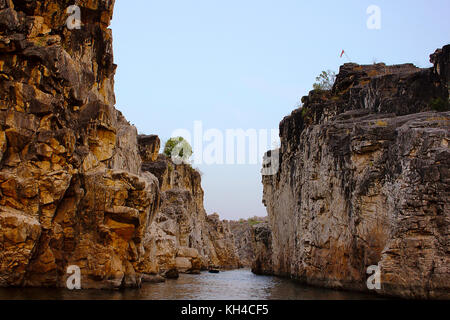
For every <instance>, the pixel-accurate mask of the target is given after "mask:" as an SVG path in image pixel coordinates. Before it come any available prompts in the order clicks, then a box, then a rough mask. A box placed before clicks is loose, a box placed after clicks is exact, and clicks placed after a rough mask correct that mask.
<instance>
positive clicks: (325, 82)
mask: <svg viewBox="0 0 450 320" xmlns="http://www.w3.org/2000/svg"><path fill="white" fill-rule="evenodd" d="M316 81H317V82H316V83H314V84H313V88H314V90H331V89H332V88H333V85H334V82H335V81H336V72H334V71H331V70H328V71H322V73H321V74H320V75H319V76H318V77H317V78H316Z"/></svg>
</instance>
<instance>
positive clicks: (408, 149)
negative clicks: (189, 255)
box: [263, 46, 450, 298]
mask: <svg viewBox="0 0 450 320" xmlns="http://www.w3.org/2000/svg"><path fill="white" fill-rule="evenodd" d="M431 61H432V62H433V63H434V64H435V66H434V67H433V68H430V69H419V68H416V67H414V66H413V65H409V64H407V65H398V66H386V65H384V64H375V65H370V66H361V65H357V64H345V65H343V66H342V67H341V69H340V73H339V75H338V77H337V80H336V83H335V85H334V87H333V89H332V90H331V91H313V92H311V93H310V94H309V96H307V97H304V98H303V101H302V102H303V108H302V109H298V110H295V111H293V113H292V114H291V115H290V116H288V117H286V118H285V119H284V120H283V121H282V122H281V124H280V135H281V142H282V143H281V150H280V170H279V172H278V174H277V175H274V176H265V177H263V184H264V196H263V199H264V200H263V201H264V203H265V205H266V207H267V211H268V213H269V220H270V228H271V230H272V235H271V236H272V243H271V247H272V248H271V250H272V253H271V257H272V261H271V263H272V270H271V272H272V273H274V274H277V275H283V276H292V277H294V278H297V279H299V280H301V281H303V282H305V283H308V284H312V285H318V286H324V287H331V288H343V289H352V290H368V289H367V286H366V279H367V277H368V275H367V274H366V271H367V269H368V267H369V266H371V265H379V267H380V270H381V271H380V272H381V290H379V291H378V292H379V293H381V294H385V295H393V296H399V297H409V298H411V297H412V298H449V297H450V296H449V294H450V267H449V266H450V254H449V248H450V170H449V166H450V151H449V146H448V145H449V139H450V138H449V134H450V112H449V110H450V109H449V103H448V100H449V93H448V92H449V91H448V88H449V87H448V83H449V73H448V65H449V61H450V46H446V47H444V48H443V49H440V50H437V51H436V53H435V54H433V55H432V56H431Z"/></svg>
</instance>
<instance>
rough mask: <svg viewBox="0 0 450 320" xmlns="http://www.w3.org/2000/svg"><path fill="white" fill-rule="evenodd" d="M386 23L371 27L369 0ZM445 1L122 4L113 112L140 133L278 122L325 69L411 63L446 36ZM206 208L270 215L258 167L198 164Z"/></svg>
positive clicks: (449, 28) (449, 22)
mask: <svg viewBox="0 0 450 320" xmlns="http://www.w3.org/2000/svg"><path fill="white" fill-rule="evenodd" d="M372 4H374V5H378V6H379V7H380V8H381V10H382V11H381V13H382V17H381V18H382V20H381V22H382V25H381V30H369V29H368V28H367V27H366V21H367V19H368V15H367V14H366V9H367V8H368V7H369V5H372ZM449 12H450V1H449V0H428V1H411V0H409V1H405V0H395V1H375V0H371V1H364V0H352V1H346V0H343V1H335V0H329V1H300V0H276V1H275V0H273V1H266V0H257V1H256V0H227V1H214V0H192V1H186V0H178V1H175V0H164V1H162V0H160V1H149V0H132V1H130V0H127V1H125V0H116V7H115V13H114V19H113V23H112V30H113V33H114V54H115V63H117V64H118V66H119V67H118V69H117V75H116V98H117V108H118V109H119V110H121V111H122V112H123V113H124V115H125V116H126V117H127V119H128V120H129V121H130V122H131V123H133V124H134V125H136V126H137V128H138V130H139V132H141V133H146V134H158V135H159V136H160V137H161V140H162V141H165V140H166V139H167V138H169V136H170V135H171V133H172V132H173V131H174V130H175V129H179V128H185V129H189V130H193V122H194V121H195V120H201V121H203V126H204V127H205V129H209V128H218V129H220V130H225V129H234V128H242V129H249V128H254V129H257V130H259V129H268V130H270V129H272V128H278V124H279V122H280V121H281V120H282V118H283V117H284V116H286V115H288V114H290V113H291V111H292V110H293V109H294V106H295V104H296V102H297V101H298V100H299V99H300V98H301V97H302V96H303V95H306V94H307V93H308V91H309V90H310V89H311V87H312V83H313V82H314V79H315V77H316V75H318V74H319V73H320V72H321V71H322V70H327V69H331V70H336V71H338V69H339V66H340V65H341V64H342V63H344V62H346V60H345V59H340V58H339V54H340V52H341V50H342V49H345V51H346V52H347V53H348V56H349V57H350V58H351V59H352V61H353V62H357V63H361V64H370V63H373V62H374V61H377V62H386V63H388V64H394V63H406V62H412V63H415V64H416V65H417V66H420V67H428V66H430V64H429V55H430V54H431V53H432V52H434V50H435V49H436V48H438V47H442V46H443V45H444V44H448V43H450V41H449V40H450V19H448V14H449ZM200 170H201V171H202V172H203V173H204V175H203V188H204V190H205V206H206V209H207V211H208V213H213V212H218V213H219V214H220V215H221V216H222V217H223V218H227V219H237V218H240V217H250V216H253V215H265V214H266V212H265V208H264V207H263V205H262V204H261V197H262V186H261V177H260V166H259V165H245V166H239V165H232V166H230V165H220V166H219V165H214V166H206V165H201V166H200Z"/></svg>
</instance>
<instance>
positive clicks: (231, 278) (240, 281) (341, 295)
mask: <svg viewBox="0 0 450 320" xmlns="http://www.w3.org/2000/svg"><path fill="white" fill-rule="evenodd" d="M377 298H378V297H377V296H376V295H369V294H362V293H353V292H341V291H334V290H327V289H320V288H313V287H306V286H303V285H300V284H299V283H297V282H295V281H292V280H289V279H281V278H276V277H269V276H256V275H254V274H252V273H251V272H250V270H234V271H227V272H221V273H219V274H210V273H207V272H205V273H202V274H201V275H181V277H180V279H178V280H168V281H167V282H165V283H158V284H144V285H143V286H142V288H141V289H139V290H138V289H129V290H121V291H98V290H82V291H69V290H62V289H15V288H0V299H3V300H16V299H26V300H41V299H43V300H73V299H76V300H79V299H81V300H97V299H102V300H122V299H125V300H272V299H273V300H343V299H347V300H348V299H364V300H367V299H377Z"/></svg>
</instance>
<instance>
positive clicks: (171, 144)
mask: <svg viewBox="0 0 450 320" xmlns="http://www.w3.org/2000/svg"><path fill="white" fill-rule="evenodd" d="M164 154H165V155H166V156H167V157H169V158H171V159H172V161H174V162H175V163H177V164H178V163H186V162H188V160H189V158H190V157H191V156H192V154H193V152H192V147H191V145H190V144H189V142H187V141H186V140H185V139H184V138H183V137H176V138H170V139H169V140H167V142H166V145H165V147H164Z"/></svg>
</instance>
